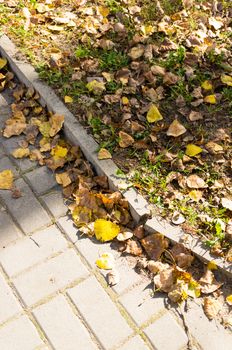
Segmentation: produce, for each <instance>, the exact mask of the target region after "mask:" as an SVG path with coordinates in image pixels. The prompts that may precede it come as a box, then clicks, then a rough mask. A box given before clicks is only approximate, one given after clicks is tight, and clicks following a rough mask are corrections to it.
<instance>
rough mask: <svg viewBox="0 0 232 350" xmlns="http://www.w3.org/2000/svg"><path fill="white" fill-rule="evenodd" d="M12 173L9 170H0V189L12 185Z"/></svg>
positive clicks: (8, 187) (9, 187)
mask: <svg viewBox="0 0 232 350" xmlns="http://www.w3.org/2000/svg"><path fill="white" fill-rule="evenodd" d="M13 178H14V175H13V173H12V171H11V170H8V169H7V170H3V171H2V172H0V190H10V189H11V188H12V186H13Z"/></svg>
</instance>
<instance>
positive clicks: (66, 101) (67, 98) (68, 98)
mask: <svg viewBox="0 0 232 350" xmlns="http://www.w3.org/2000/svg"><path fill="white" fill-rule="evenodd" d="M64 102H65V103H72V102H73V98H72V97H71V96H67V95H66V96H64Z"/></svg>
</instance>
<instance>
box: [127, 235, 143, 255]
mask: <svg viewBox="0 0 232 350" xmlns="http://www.w3.org/2000/svg"><path fill="white" fill-rule="evenodd" d="M125 252H126V253H128V254H132V255H135V256H140V255H142V253H143V250H142V248H141V245H140V243H139V242H137V241H134V240H132V239H129V240H128V241H126V249H125Z"/></svg>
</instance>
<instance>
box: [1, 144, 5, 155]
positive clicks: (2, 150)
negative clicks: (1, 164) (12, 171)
mask: <svg viewBox="0 0 232 350" xmlns="http://www.w3.org/2000/svg"><path fill="white" fill-rule="evenodd" d="M2 157H5V152H4V149H3V146H2V144H1V143H0V158H2Z"/></svg>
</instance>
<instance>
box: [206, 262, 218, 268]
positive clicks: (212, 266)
mask: <svg viewBox="0 0 232 350" xmlns="http://www.w3.org/2000/svg"><path fill="white" fill-rule="evenodd" d="M207 269H208V270H217V264H216V262H215V261H213V260H211V261H210V262H208V264H207Z"/></svg>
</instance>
